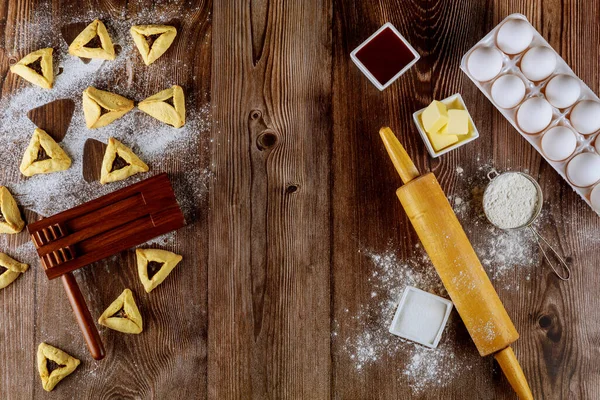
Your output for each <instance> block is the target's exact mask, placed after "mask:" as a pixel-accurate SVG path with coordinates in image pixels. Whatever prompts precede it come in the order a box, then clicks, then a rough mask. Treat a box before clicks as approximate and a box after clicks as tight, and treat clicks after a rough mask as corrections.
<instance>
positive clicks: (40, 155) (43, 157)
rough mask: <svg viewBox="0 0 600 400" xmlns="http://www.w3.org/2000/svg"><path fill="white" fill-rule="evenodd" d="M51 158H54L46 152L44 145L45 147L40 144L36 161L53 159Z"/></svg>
mask: <svg viewBox="0 0 600 400" xmlns="http://www.w3.org/2000/svg"><path fill="white" fill-rule="evenodd" d="M51 158H52V157H50V156H49V155H48V153H46V149H44V147H43V146H40V148H39V149H38V152H37V156H36V158H35V161H34V162H38V161H44V160H49V159H51Z"/></svg>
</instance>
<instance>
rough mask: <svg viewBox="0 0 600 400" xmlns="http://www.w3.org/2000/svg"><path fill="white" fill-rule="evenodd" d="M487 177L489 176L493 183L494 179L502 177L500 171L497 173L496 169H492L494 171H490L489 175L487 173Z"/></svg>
mask: <svg viewBox="0 0 600 400" xmlns="http://www.w3.org/2000/svg"><path fill="white" fill-rule="evenodd" d="M486 176H487V178H488V179H489V180H490V181H493V180H494V179H496V178H497V177H499V176H500V173H499V172H498V171H496V169H495V168H492V169H491V170H490V172H488V173H487V175H486Z"/></svg>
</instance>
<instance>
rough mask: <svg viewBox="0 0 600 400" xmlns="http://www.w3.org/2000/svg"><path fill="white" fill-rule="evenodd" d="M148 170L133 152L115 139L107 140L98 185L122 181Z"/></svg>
mask: <svg viewBox="0 0 600 400" xmlns="http://www.w3.org/2000/svg"><path fill="white" fill-rule="evenodd" d="M148 170H149V168H148V166H147V165H146V163H144V162H143V161H142V160H140V158H139V157H138V156H136V155H135V154H134V153H133V151H131V149H130V148H129V147H127V146H125V145H124V144H123V143H121V142H119V141H118V140H117V139H115V138H109V139H108V147H107V148H106V151H105V152H104V159H103V160H102V170H101V171H100V183H101V184H103V185H104V184H105V183H109V182H116V181H122V180H123V179H127V178H129V177H130V176H131V175H135V174H138V173H140V172H148Z"/></svg>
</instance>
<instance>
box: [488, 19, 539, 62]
mask: <svg viewBox="0 0 600 400" xmlns="http://www.w3.org/2000/svg"><path fill="white" fill-rule="evenodd" d="M532 40H533V28H532V27H531V25H530V24H529V22H527V21H525V20H523V19H520V18H515V19H510V20H508V21H506V22H505V23H504V24H503V25H502V26H501V27H500V29H498V35H497V36H496V44H497V45H498V47H499V48H500V50H502V51H503V52H505V53H506V54H517V53H520V52H522V51H523V50H525V49H526V48H527V47H528V46H529V45H530V44H531V41H532Z"/></svg>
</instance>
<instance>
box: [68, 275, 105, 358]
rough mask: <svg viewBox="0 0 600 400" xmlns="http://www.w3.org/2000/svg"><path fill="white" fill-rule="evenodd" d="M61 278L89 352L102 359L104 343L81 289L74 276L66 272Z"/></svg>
mask: <svg viewBox="0 0 600 400" xmlns="http://www.w3.org/2000/svg"><path fill="white" fill-rule="evenodd" d="M61 279H62V283H63V286H64V288H65V291H66V292H67V297H68V298H69V303H71V308H73V312H74V313H75V319H77V324H78V325H79V329H81V332H82V333H83V337H84V339H85V343H86V344H87V346H88V349H89V350H90V354H91V355H92V357H93V358H94V359H95V360H102V359H103V358H104V355H105V352H104V345H103V344H102V340H101V339H100V334H99V333H98V329H96V324H95V323H94V320H93V319H92V315H91V314H90V310H89V309H88V307H87V305H86V304H85V299H84V298H83V295H82V294H81V290H79V286H78V285H77V280H76V279H75V276H73V274H72V273H70V272H68V273H66V274H64V275H61Z"/></svg>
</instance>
